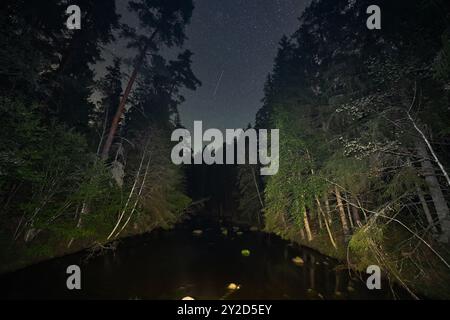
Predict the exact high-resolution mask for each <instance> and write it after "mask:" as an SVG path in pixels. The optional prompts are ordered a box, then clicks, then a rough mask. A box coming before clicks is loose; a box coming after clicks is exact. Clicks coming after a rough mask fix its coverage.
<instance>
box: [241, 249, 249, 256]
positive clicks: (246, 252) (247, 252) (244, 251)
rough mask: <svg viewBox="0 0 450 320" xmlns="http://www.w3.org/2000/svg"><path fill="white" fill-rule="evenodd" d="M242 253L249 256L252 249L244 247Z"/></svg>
mask: <svg viewBox="0 0 450 320" xmlns="http://www.w3.org/2000/svg"><path fill="white" fill-rule="evenodd" d="M241 254H242V255H243V256H244V257H248V256H249V255H250V250H248V249H243V250H242V251H241Z"/></svg>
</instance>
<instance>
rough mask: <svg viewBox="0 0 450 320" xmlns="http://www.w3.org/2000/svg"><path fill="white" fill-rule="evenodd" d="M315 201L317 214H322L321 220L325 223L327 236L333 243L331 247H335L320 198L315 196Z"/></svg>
mask: <svg viewBox="0 0 450 320" xmlns="http://www.w3.org/2000/svg"><path fill="white" fill-rule="evenodd" d="M316 202H317V207H318V209H319V214H322V216H323V221H324V223H325V228H326V229H327V233H328V237H329V238H330V241H331V244H332V245H333V247H334V248H335V249H337V246H336V242H335V241H334V238H333V234H332V233H331V229H330V226H329V224H328V221H327V218H326V217H325V214H324V212H323V210H322V205H321V204H320V200H319V198H318V197H316Z"/></svg>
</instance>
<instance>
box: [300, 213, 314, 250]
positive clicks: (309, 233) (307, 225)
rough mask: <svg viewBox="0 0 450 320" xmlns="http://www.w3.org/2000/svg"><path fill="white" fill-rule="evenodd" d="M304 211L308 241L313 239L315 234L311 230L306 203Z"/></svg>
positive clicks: (304, 223)
mask: <svg viewBox="0 0 450 320" xmlns="http://www.w3.org/2000/svg"><path fill="white" fill-rule="evenodd" d="M302 211H303V225H304V227H305V231H306V236H307V237H308V241H312V240H313V236H312V232H311V227H310V225H309V219H308V214H307V212H306V207H305V206H304V205H303V207H302Z"/></svg>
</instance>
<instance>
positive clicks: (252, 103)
mask: <svg viewBox="0 0 450 320" xmlns="http://www.w3.org/2000/svg"><path fill="white" fill-rule="evenodd" d="M309 1H310V0H196V1H195V9H194V13H193V17H192V20H191V24H190V25H189V26H188V27H187V36H188V38H189V39H188V41H187V42H186V43H185V46H184V47H185V48H186V49H190V50H191V51H192V52H193V53H194V57H193V66H192V67H193V70H194V73H195V74H196V76H197V77H198V78H199V79H200V80H201V81H202V83H203V85H202V87H200V88H199V89H197V91H195V92H190V91H188V92H185V93H184V95H185V97H186V102H185V103H183V104H182V105H181V106H180V114H181V120H182V123H183V125H184V126H186V127H187V128H189V129H191V128H192V125H193V121H194V120H202V121H203V122H204V128H219V129H225V128H241V127H246V126H247V124H248V123H253V122H254V118H255V114H256V111H257V110H258V109H259V108H260V107H261V99H262V98H263V87H264V82H265V79H266V76H267V74H268V73H269V72H270V71H271V70H272V66H273V62H274V58H275V55H276V52H277V48H278V42H279V40H280V39H281V37H282V36H283V34H287V35H290V34H291V33H293V32H294V31H295V30H296V29H297V28H298V26H299V21H298V18H299V17H300V16H301V14H302V11H303V10H304V8H305V6H306V5H307V4H308V3H309ZM126 3H127V1H126V0H117V6H118V10H119V13H120V14H121V15H122V16H123V21H124V22H126V23H128V24H130V25H133V24H134V23H133V21H132V20H133V16H130V15H129V14H128V13H127V12H126ZM116 46H117V45H116ZM113 50H114V51H116V52H117V47H116V48H114V49H113Z"/></svg>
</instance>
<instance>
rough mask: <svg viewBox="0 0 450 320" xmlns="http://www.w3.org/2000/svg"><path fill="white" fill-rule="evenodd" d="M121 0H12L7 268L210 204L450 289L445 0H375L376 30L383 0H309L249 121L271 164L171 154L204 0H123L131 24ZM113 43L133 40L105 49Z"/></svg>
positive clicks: (154, 228)
mask: <svg viewBox="0 0 450 320" xmlns="http://www.w3.org/2000/svg"><path fill="white" fill-rule="evenodd" d="M115 4H116V2H115V1H112V0H96V1H90V0H48V1H44V2H41V1H40V2H39V3H37V2H30V1H25V0H14V1H13V0H4V1H2V2H1V4H0V30H1V31H0V43H1V44H2V46H1V47H0V110H1V114H2V125H1V126H0V207H1V211H0V260H1V261H2V262H3V263H2V265H1V267H0V273H7V272H11V271H15V270H18V269H21V268H24V267H26V266H30V265H34V264H36V263H38V262H41V261H47V260H49V259H51V258H55V257H62V256H66V255H69V254H73V253H76V252H80V251H81V250H85V249H87V250H88V252H90V253H91V254H94V253H97V252H100V251H114V250H116V248H117V247H118V246H121V241H122V240H123V239H125V238H128V237H131V236H139V235H142V234H147V233H150V234H158V233H159V232H164V231H161V230H168V231H170V230H173V229H174V228H175V229H176V228H177V226H179V225H183V224H185V223H186V221H187V222H189V221H197V220H196V216H198V215H200V216H202V217H203V216H205V215H206V216H207V218H206V219H208V220H214V221H215V223H221V224H222V225H221V227H220V232H221V233H222V234H223V235H224V236H228V237H231V236H230V235H229V232H231V233H233V235H234V236H235V237H238V236H240V234H239V233H242V232H241V231H242V230H249V231H248V232H251V231H250V230H253V232H255V231H257V230H259V231H261V232H262V233H264V234H269V235H277V236H278V237H280V238H282V239H284V240H286V241H287V242H289V243H291V244H296V245H297V246H300V247H305V248H310V249H313V250H315V251H317V252H320V254H322V255H325V256H326V257H330V258H333V259H336V261H339V262H340V263H339V264H338V266H337V268H343V269H345V270H347V269H349V270H353V271H355V272H365V270H366V268H367V267H368V266H370V265H377V266H379V267H380V268H381V270H382V271H383V278H384V279H386V281H388V282H389V284H390V288H391V289H392V290H393V288H394V287H395V288H398V289H399V290H401V291H403V292H405V295H406V296H407V297H408V298H409V299H411V298H412V299H419V298H422V297H427V298H432V299H434V298H437V299H450V286H449V283H450V210H449V204H450V177H449V172H448V171H449V168H450V126H449V123H450V3H449V2H448V1H444V0H432V1H425V0H415V1H406V0H396V1H388V0H379V1H377V4H378V6H380V7H381V8H382V29H380V30H370V31H369V30H367V28H366V27H365V23H366V19H367V15H366V9H367V7H368V6H370V5H371V4H372V1H368V0H335V1H326V0H314V1H311V2H310V3H309V5H308V6H307V8H306V9H305V10H304V12H303V13H302V14H301V16H300V14H299V20H298V23H297V29H296V31H295V32H293V33H292V34H286V35H285V36H283V37H282V38H281V39H280V40H279V44H278V48H277V54H276V57H274V61H273V68H272V71H271V72H270V73H269V74H268V75H267V78H266V80H265V85H264V98H263V99H262V101H261V103H260V108H259V110H258V111H257V113H256V114H255V117H254V122H253V123H250V124H247V123H246V122H245V121H243V123H240V124H238V126H240V127H241V128H244V129H245V128H247V129H251V128H254V129H256V130H260V129H267V130H270V129H278V130H279V170H278V172H277V174H274V175H271V176H261V175H260V174H259V172H260V170H261V166H260V165H258V164H237V163H236V164H230V165H222V164H212V165H206V164H201V165H195V164H192V165H181V166H180V165H175V164H174V163H172V161H171V150H172V148H173V147H174V146H175V145H176V142H174V141H171V135H172V132H173V131H174V130H176V129H185V126H187V125H188V124H187V123H183V122H182V119H181V117H180V113H179V108H182V107H183V103H184V102H185V94H186V92H190V91H191V92H194V91H195V90H197V89H198V88H200V86H202V82H203V81H202V79H199V78H198V77H197V76H196V74H195V72H194V71H193V68H192V64H193V59H195V52H191V51H190V50H189V49H186V47H185V41H186V40H187V35H186V28H187V27H188V25H189V24H190V22H191V18H192V15H193V12H195V10H196V8H195V6H196V3H194V1H192V0H183V1H182V0H164V1H160V0H132V1H128V5H127V15H131V16H132V17H133V19H134V20H135V21H137V23H136V25H129V24H127V23H124V21H123V19H121V15H120V14H119V12H118V10H117V7H116V5H115ZM69 5H78V6H80V7H81V8H83V10H82V28H81V29H80V30H69V29H67V28H66V27H65V24H66V19H67V16H66V14H65V12H66V8H67V7H68V6H69ZM117 42H122V43H125V44H126V48H127V52H126V54H122V55H121V52H119V53H115V54H113V55H112V56H109V58H108V59H105V52H106V51H107V50H109V49H108V48H111V45H114V44H115V43H117ZM216 89H217V88H216ZM269 141H270V139H269ZM223 148H224V150H221V152H222V154H224V153H225V154H226V152H227V148H228V147H227V145H226V144H224V146H223ZM216 152H218V151H217V150H216ZM272 156H273V155H272ZM201 219H204V218H201ZM201 221H203V220H201ZM239 228H240V230H239V231H237V230H238V229H239ZM195 229H196V230H194V232H196V233H197V234H198V235H199V234H201V233H205V232H206V230H207V225H206V224H204V225H202V224H201V223H200V225H198V224H197V225H196V227H195ZM233 230H234V232H233ZM191 231H192V230H189V232H191ZM259 231H257V232H259ZM203 236H204V237H206V235H203ZM230 241H231V240H230ZM230 246H231V244H230ZM244 251H245V250H243V251H242V255H244ZM280 252H281V251H280ZM252 254H253V252H252ZM245 255H246V254H245ZM304 260H306V262H307V263H310V262H311V260H310V259H309V258H306V259H304ZM312 261H313V262H312V263H314V261H315V260H312ZM289 262H290V261H289ZM302 263H303V262H302ZM255 268H256V266H255ZM249 270H250V267H249ZM289 270H290V269H289ZM249 272H251V271H249ZM274 272H275V271H274ZM241 281H242V282H243V280H241ZM336 281H337V280H336ZM243 283H244V282H243ZM310 286H311V285H310ZM336 286H338V284H336ZM235 287H236V288H237V289H239V286H235ZM236 288H234V289H232V290H235V289H236ZM348 288H349V291H351V290H350V288H351V286H350V285H349V286H348ZM244 289H245V285H244V284H243V285H242V291H244ZM313 289H314V288H313ZM308 290H309V289H308ZM311 290H312V289H311ZM334 291H335V292H334V296H333V297H336V292H338V290H337V289H336V290H334ZM309 292H310V293H311V292H312V291H309ZM317 296H319V297H320V296H321V294H318V295H317Z"/></svg>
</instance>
